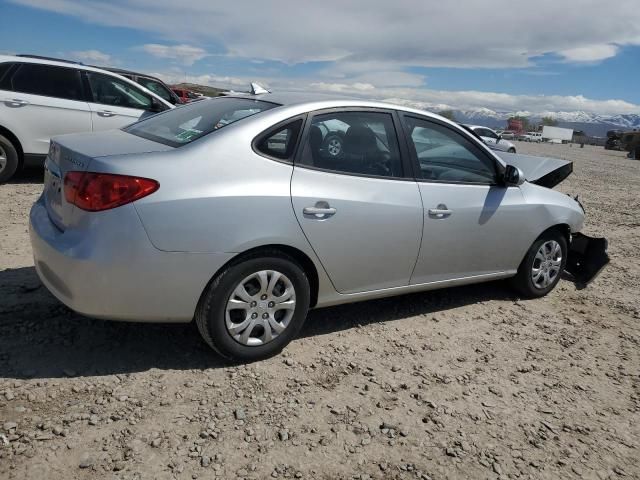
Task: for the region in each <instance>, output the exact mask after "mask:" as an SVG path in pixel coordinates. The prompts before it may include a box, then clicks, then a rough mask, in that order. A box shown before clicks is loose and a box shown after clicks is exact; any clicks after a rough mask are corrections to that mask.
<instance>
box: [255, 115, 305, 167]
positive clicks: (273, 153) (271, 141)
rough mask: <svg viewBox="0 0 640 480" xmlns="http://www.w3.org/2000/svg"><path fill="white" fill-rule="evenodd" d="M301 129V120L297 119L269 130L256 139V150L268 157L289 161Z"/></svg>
mask: <svg viewBox="0 0 640 480" xmlns="http://www.w3.org/2000/svg"><path fill="white" fill-rule="evenodd" d="M301 127H302V119H298V120H294V121H293V122H290V123H288V124H287V125H283V126H280V127H276V128H275V129H272V130H270V131H269V132H267V133H266V134H264V135H263V136H262V137H261V138H259V139H258V141H257V143H256V150H258V151H259V152H260V153H262V154H264V155H266V156H268V157H274V158H277V159H280V160H287V159H290V158H291V157H292V156H293V152H294V151H295V148H296V142H297V140H298V134H299V133H300V128H301Z"/></svg>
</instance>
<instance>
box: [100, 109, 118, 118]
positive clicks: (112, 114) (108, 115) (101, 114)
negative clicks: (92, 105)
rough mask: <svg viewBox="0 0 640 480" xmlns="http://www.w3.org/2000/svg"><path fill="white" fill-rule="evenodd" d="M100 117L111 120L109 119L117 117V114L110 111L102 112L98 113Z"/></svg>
mask: <svg viewBox="0 0 640 480" xmlns="http://www.w3.org/2000/svg"><path fill="white" fill-rule="evenodd" d="M98 115H99V116H101V117H105V118H109V117H115V115H116V114H115V113H114V112H111V111H109V110H100V111H99V112H98Z"/></svg>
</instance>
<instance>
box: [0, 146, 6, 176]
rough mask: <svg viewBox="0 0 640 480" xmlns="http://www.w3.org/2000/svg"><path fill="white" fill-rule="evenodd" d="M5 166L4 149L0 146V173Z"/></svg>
mask: <svg viewBox="0 0 640 480" xmlns="http://www.w3.org/2000/svg"><path fill="white" fill-rule="evenodd" d="M6 166H7V153H6V152H5V151H4V148H2V145H0V172H1V171H3V170H4V169H5V167H6Z"/></svg>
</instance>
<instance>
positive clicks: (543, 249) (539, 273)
mask: <svg viewBox="0 0 640 480" xmlns="http://www.w3.org/2000/svg"><path fill="white" fill-rule="evenodd" d="M561 266H562V248H561V247H560V244H559V243H558V242H556V241H555V240H549V241H548V242H545V243H543V244H542V245H541V246H540V249H539V250H538V252H537V253H536V256H535V257H534V259H533V267H532V268H531V279H532V280H533V285H534V286H535V287H536V288H539V289H541V290H542V289H544V288H547V287H548V286H549V285H551V284H552V283H553V282H554V281H555V279H556V278H557V277H558V275H560V267H561Z"/></svg>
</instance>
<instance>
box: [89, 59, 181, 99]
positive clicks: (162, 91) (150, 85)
mask: <svg viewBox="0 0 640 480" xmlns="http://www.w3.org/2000/svg"><path fill="white" fill-rule="evenodd" d="M98 68H102V69H103V70H108V71H110V72H113V73H117V74H118V75H122V76H123V77H126V78H128V79H129V80H133V81H134V82H136V83H139V84H140V85H142V86H143V87H144V88H146V89H147V90H151V91H152V92H153V93H155V94H156V95H158V96H159V97H162V98H163V99H164V100H166V101H167V102H169V103H172V104H173V105H182V104H183V103H187V102H184V101H182V99H181V98H180V97H179V96H178V95H176V94H175V93H173V90H171V87H169V86H168V85H167V84H166V83H164V82H163V81H162V80H160V79H159V78H156V77H152V76H151V75H147V74H146V73H138V72H132V71H130V70H123V69H121V68H105V67H98Z"/></svg>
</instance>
